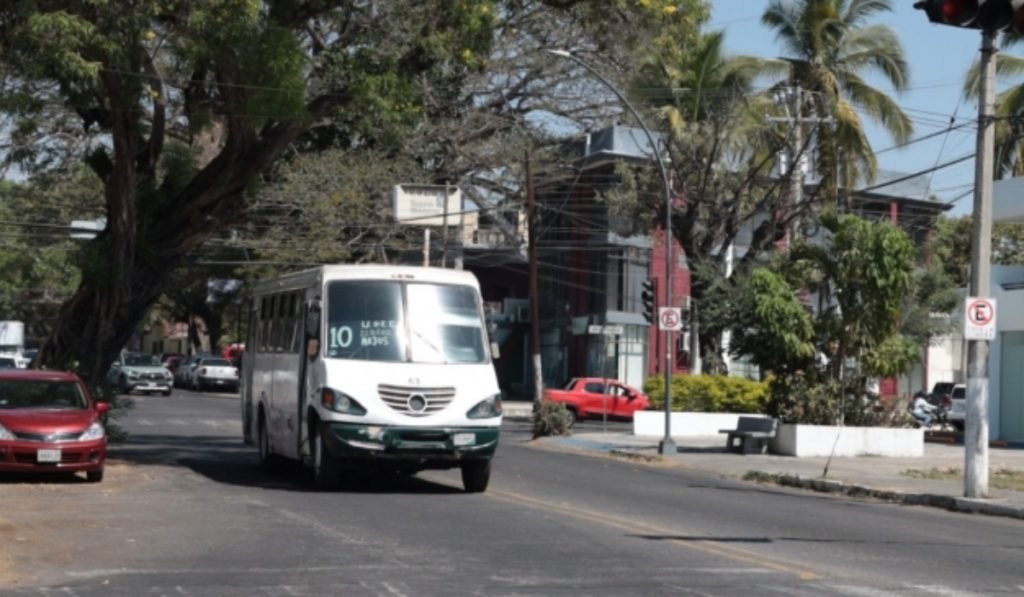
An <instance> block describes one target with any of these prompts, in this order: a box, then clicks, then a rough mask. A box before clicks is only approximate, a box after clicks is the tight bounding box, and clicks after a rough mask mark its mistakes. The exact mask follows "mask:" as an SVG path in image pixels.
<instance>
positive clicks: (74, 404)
mask: <svg viewBox="0 0 1024 597" xmlns="http://www.w3.org/2000/svg"><path fill="white" fill-rule="evenodd" d="M87 407H88V403H87V402H86V400H85V395H84V394H83V393H82V389H81V388H80V387H79V385H78V384H77V383H75V382H73V381H40V380H0V409H11V408H79V409H84V408H87Z"/></svg>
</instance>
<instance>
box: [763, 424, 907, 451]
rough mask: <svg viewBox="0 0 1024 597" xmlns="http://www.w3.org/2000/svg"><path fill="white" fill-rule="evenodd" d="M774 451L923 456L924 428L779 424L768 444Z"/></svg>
mask: <svg viewBox="0 0 1024 597" xmlns="http://www.w3.org/2000/svg"><path fill="white" fill-rule="evenodd" d="M768 449H769V450H770V451H771V452H773V453H775V454H782V455H784V456H797V457H799V458H813V457H822V456H829V455H830V454H833V449H834V450H835V452H834V455H835V456H888V457H899V458H907V457H920V456H924V430H923V429H909V428H908V429H898V428H888V427H833V426H828V425H791V424H780V425H779V430H778V433H777V434H776V436H775V439H773V440H771V441H770V442H769V444H768Z"/></svg>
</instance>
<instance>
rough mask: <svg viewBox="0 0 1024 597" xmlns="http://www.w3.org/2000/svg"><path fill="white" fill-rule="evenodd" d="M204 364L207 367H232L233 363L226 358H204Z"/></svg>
mask: <svg viewBox="0 0 1024 597" xmlns="http://www.w3.org/2000/svg"><path fill="white" fill-rule="evenodd" d="M203 365H205V366H207V367H231V366H232V365H231V363H229V362H227V361H226V360H225V359H203Z"/></svg>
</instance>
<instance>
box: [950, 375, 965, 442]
mask: <svg viewBox="0 0 1024 597" xmlns="http://www.w3.org/2000/svg"><path fill="white" fill-rule="evenodd" d="M949 398H950V406H949V412H948V413H946V419H947V420H948V421H949V422H950V423H952V424H953V426H954V427H956V429H957V431H963V430H964V421H965V420H966V419H967V386H965V385H964V384H962V383H958V384H955V385H954V386H953V389H952V390H951V391H950V393H949Z"/></svg>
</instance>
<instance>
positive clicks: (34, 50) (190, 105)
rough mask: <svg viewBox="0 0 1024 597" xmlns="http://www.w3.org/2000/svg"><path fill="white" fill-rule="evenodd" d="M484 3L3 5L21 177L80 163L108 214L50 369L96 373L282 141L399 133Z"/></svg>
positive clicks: (486, 25) (1, 45)
mask: <svg viewBox="0 0 1024 597" xmlns="http://www.w3.org/2000/svg"><path fill="white" fill-rule="evenodd" d="M494 10H495V7H494V4H493V3H490V2H474V3H451V2H446V1H429V2H419V3H402V2H373V3H367V2H361V1H357V0H352V1H345V0H336V1H312V0H310V1H296V2H275V3H270V4H267V3H264V2H261V1H258V0H215V1H211V2H203V3H187V2H169V1H156V0H148V1H147V0H143V1H140V2H134V3H131V4H125V3H122V2H113V1H110V2H107V1H97V0H88V1H86V0H82V1H72V2H67V1H36V0H15V1H11V2H5V3H4V4H3V5H2V6H0V64H2V68H3V77H4V79H3V82H2V83H3V85H2V88H0V90H2V94H3V98H2V99H3V108H4V109H5V110H6V112H7V113H8V114H10V115H13V117H14V119H15V123H14V124H15V125H16V126H15V129H14V130H15V131H16V132H17V135H16V136H15V137H16V138H15V141H16V142H18V141H21V142H20V144H18V145H17V146H16V147H15V148H13V150H12V151H10V152H9V153H8V154H7V156H6V157H7V158H8V159H16V160H18V162H19V164H20V166H21V167H22V168H23V169H28V170H31V169H40V168H50V167H54V168H55V167H60V166H62V165H63V164H66V163H67V161H68V160H73V159H84V161H85V162H87V163H88V164H89V166H90V167H91V168H92V169H93V171H94V172H95V174H96V176H97V177H98V178H99V180H100V181H101V183H102V186H103V195H104V199H105V203H106V205H105V207H106V215H107V229H106V231H105V232H104V233H103V234H102V235H100V237H99V238H97V239H96V241H94V246H93V247H92V249H91V251H92V254H93V259H92V260H91V261H90V262H89V263H87V264H86V267H85V269H84V270H83V275H82V281H81V284H80V286H79V288H78V290H77V291H76V292H75V293H74V295H73V296H72V297H71V298H70V299H69V300H68V301H67V302H66V303H65V304H64V305H63V307H62V310H61V315H60V319H59V325H58V326H57V327H56V329H55V330H54V331H53V333H52V334H51V335H50V337H49V338H48V340H47V342H46V343H45V344H44V346H43V349H42V352H41V358H42V360H43V362H44V363H45V364H46V365H49V366H57V367H69V366H74V365H76V364H77V366H78V369H79V371H80V372H81V373H83V374H84V375H85V376H86V377H87V378H90V379H93V380H96V379H99V378H100V377H101V376H102V373H103V371H104V370H105V368H106V366H107V364H108V363H109V361H110V359H111V356H112V355H113V354H115V353H116V351H117V350H118V349H119V348H120V347H121V346H122V345H123V344H124V342H125V341H126V340H127V339H128V337H129V336H130V334H131V333H132V331H133V328H134V327H135V324H136V323H137V322H138V321H139V320H140V319H141V318H142V317H143V315H144V314H145V312H146V311H147V310H148V309H149V307H150V306H151V305H152V304H153V303H154V301H155V300H156V299H157V297H158V296H159V295H160V293H161V291H162V290H163V288H164V286H165V284H166V283H167V280H168V275H169V272H170V271H172V270H173V268H174V267H175V266H177V265H178V264H179V263H180V262H181V260H182V258H183V256H184V255H186V254H188V253H190V252H192V251H195V250H196V249H197V248H198V247H200V246H201V245H202V244H203V243H204V242H205V241H206V240H207V239H208V238H210V237H211V236H212V235H213V234H214V233H216V232H217V231H218V230H220V229H221V228H223V227H224V226H225V225H226V224H228V223H230V222H232V221H233V220H234V219H235V218H236V217H237V216H238V214H239V213H240V210H241V208H242V206H243V203H244V201H243V199H244V197H245V196H246V191H247V189H249V188H251V186H252V185H253V183H254V182H256V181H257V180H258V177H259V175H260V174H261V173H263V172H265V171H266V170H267V169H268V168H269V167H270V166H271V164H272V163H273V162H274V160H275V159H276V158H277V157H278V156H279V155H280V154H281V153H282V152H283V151H284V150H285V149H286V148H288V147H290V146H293V145H294V144H296V143H297V142H299V141H300V137H301V135H302V134H303V133H304V132H306V131H307V130H309V129H310V128H311V127H315V126H316V125H317V124H318V123H322V122H324V121H327V120H330V121H331V122H332V123H335V124H338V123H340V124H341V126H338V127H337V128H338V129H339V130H340V131H341V132H342V134H343V135H344V138H345V139H346V140H347V143H348V144H349V145H350V146H359V145H363V146H371V145H373V143H374V142H375V141H376V140H377V139H380V138H383V137H386V136H387V135H394V134H396V132H397V131H399V130H401V129H402V128H403V127H404V126H406V125H408V124H409V123H411V122H414V121H415V119H416V118H417V114H418V111H419V106H420V105H421V104H422V98H421V97H420V95H419V93H418V90H417V87H416V85H415V81H416V80H418V79H419V78H420V77H459V76H463V74H464V73H465V72H467V71H468V70H470V69H472V68H475V65H474V64H473V63H472V57H473V56H474V55H478V54H481V53H483V54H486V52H487V48H488V47H489V44H490V41H491V29H492V23H493V18H494ZM29 140H33V142H32V143H29V142H28V141H29ZM65 140H68V141H72V142H65ZM83 152H84V153H83Z"/></svg>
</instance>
